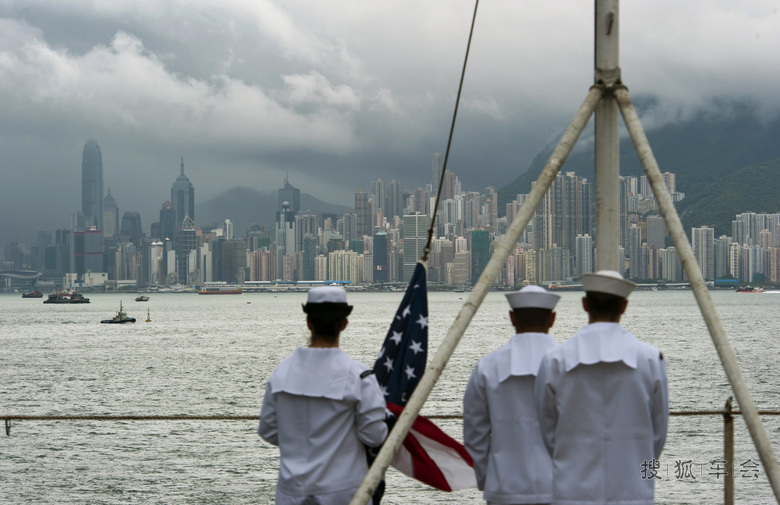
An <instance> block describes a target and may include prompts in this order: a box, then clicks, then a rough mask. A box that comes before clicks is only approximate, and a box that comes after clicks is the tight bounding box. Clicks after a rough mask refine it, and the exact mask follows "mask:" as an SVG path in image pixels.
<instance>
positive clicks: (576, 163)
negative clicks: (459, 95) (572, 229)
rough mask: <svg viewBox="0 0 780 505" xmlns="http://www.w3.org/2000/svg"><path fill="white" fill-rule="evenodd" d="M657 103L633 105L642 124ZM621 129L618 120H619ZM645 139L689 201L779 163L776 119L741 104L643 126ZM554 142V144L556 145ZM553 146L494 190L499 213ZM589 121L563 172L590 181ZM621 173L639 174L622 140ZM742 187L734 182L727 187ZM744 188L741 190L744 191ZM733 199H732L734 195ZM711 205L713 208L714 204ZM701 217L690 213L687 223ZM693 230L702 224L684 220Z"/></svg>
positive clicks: (745, 204)
mask: <svg viewBox="0 0 780 505" xmlns="http://www.w3.org/2000/svg"><path fill="white" fill-rule="evenodd" d="M656 105H657V104H656V102H655V101H653V100H652V99H643V100H636V101H635V106H636V108H637V111H638V112H639V114H640V117H642V118H643V124H644V123H645V122H646V123H648V124H652V121H650V120H646V121H645V119H646V118H649V117H651V116H652V115H653V114H654V107H656ZM621 126H622V119H621ZM645 128H646V134H647V138H648V140H649V142H650V145H651V146H652V149H653V153H654V155H655V157H656V160H657V161H658V165H659V167H660V169H661V171H662V172H673V173H675V174H677V190H678V191H682V192H683V193H686V195H687V196H686V200H687V198H688V197H690V196H692V195H695V194H700V193H702V191H704V188H705V187H707V186H708V185H710V184H712V183H713V182H716V181H718V180H719V179H721V178H723V177H727V176H729V175H732V174H735V173H736V172H737V171H739V170H741V169H743V168H745V167H751V166H754V165H757V164H760V163H764V162H768V161H771V160H776V159H778V158H780V142H777V139H778V138H780V116H776V117H774V118H773V119H771V120H768V121H767V120H763V119H761V118H760V115H759V114H758V111H757V110H755V108H752V107H750V106H748V105H745V104H740V103H734V102H719V103H714V104H711V107H709V108H708V109H707V110H703V111H700V112H698V113H697V114H693V115H692V116H691V117H690V118H689V119H685V120H678V121H676V122H673V123H667V124H666V125H665V126H662V127H659V128H651V127H650V126H647V125H646V126H645ZM555 142H556V143H557V140H556V141H555ZM554 148H555V143H551V144H550V145H548V146H546V147H545V149H543V150H542V152H540V153H539V155H538V156H536V158H535V159H534V161H533V162H532V164H531V166H530V167H529V169H528V170H527V171H526V172H525V173H523V174H522V175H520V176H519V177H518V178H517V179H515V180H514V181H512V182H511V183H509V184H507V185H506V186H504V187H502V188H500V189H499V190H498V195H499V212H501V213H503V212H504V211H505V205H504V204H505V203H509V202H511V201H512V200H514V199H515V198H516V195H517V194H518V193H528V192H529V191H530V189H531V182H532V181H534V180H536V178H537V177H538V176H539V174H540V173H541V171H542V169H543V168H544V164H545V163H546V162H547V159H548V158H549V156H550V154H551V153H552V150H553V149H554ZM593 160H594V151H593V121H592V120H591V122H590V124H589V126H588V129H587V130H586V131H585V132H583V134H582V136H581V137H580V140H579V142H578V143H577V146H576V147H575V151H574V152H572V154H571V155H570V156H569V158H568V159H567V160H566V162H565V163H564V165H563V168H562V169H561V170H562V172H571V171H573V172H576V173H577V174H578V175H580V176H582V177H587V178H588V179H590V180H594V161H593ZM620 173H621V174H622V175H634V176H639V175H643V174H644V172H643V170H642V166H641V164H640V163H639V158H638V157H637V155H636V152H635V151H634V147H633V145H632V144H631V141H630V139H629V138H628V137H627V136H623V137H622V138H621V142H620ZM740 185H741V182H740V180H739V179H736V180H734V181H733V182H732V188H734V189H736V188H737V187H739V186H740ZM743 189H744V188H743ZM735 195H741V196H740V198H743V197H744V198H745V199H744V200H734V199H733V198H732V199H730V200H729V201H731V202H732V203H733V205H734V206H735V207H736V208H739V209H747V208H750V207H751V203H752V198H751V197H749V196H748V195H749V191H746V190H740V191H736V192H735ZM734 198H737V197H736V196H735V197H734ZM713 204H714V203H713ZM699 215H700V214H698V213H694V214H692V218H696V217H698V216H699ZM687 221H688V222H690V223H694V224H696V225H699V224H706V223H699V222H694V221H691V220H687Z"/></svg>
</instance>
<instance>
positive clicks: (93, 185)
mask: <svg viewBox="0 0 780 505" xmlns="http://www.w3.org/2000/svg"><path fill="white" fill-rule="evenodd" d="M81 213H82V214H83V215H84V227H85V228H89V227H90V226H95V227H96V229H98V230H101V231H102V230H103V156H102V154H101V152H100V146H99V145H97V142H95V141H94V140H90V141H89V142H87V143H86V144H84V153H83V154H82V157H81Z"/></svg>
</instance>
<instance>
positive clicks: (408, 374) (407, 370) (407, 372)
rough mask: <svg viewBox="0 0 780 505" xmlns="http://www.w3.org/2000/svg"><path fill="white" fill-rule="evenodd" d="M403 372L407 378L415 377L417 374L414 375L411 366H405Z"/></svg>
mask: <svg viewBox="0 0 780 505" xmlns="http://www.w3.org/2000/svg"><path fill="white" fill-rule="evenodd" d="M404 373H405V374H406V378H407V379H416V378H417V376H416V375H414V368H413V367H411V366H407V367H406V370H404Z"/></svg>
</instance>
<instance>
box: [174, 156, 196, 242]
mask: <svg viewBox="0 0 780 505" xmlns="http://www.w3.org/2000/svg"><path fill="white" fill-rule="evenodd" d="M171 205H173V210H175V211H176V226H177V228H178V227H180V226H181V222H182V221H184V218H185V217H189V218H190V219H191V220H192V221H195V188H194V187H193V186H192V183H191V182H190V180H189V179H188V178H187V176H186V175H184V158H182V159H181V173H180V174H179V176H178V177H177V178H176V181H174V183H173V186H171Z"/></svg>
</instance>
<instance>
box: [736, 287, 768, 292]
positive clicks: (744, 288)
mask: <svg viewBox="0 0 780 505" xmlns="http://www.w3.org/2000/svg"><path fill="white" fill-rule="evenodd" d="M763 292H764V288H754V287H751V286H746V287H743V288H737V293H763Z"/></svg>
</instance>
